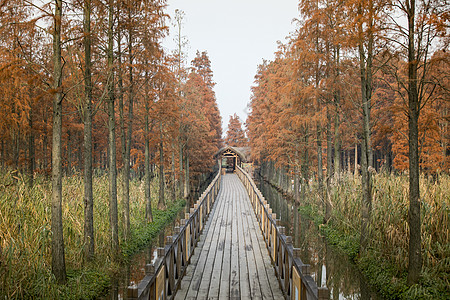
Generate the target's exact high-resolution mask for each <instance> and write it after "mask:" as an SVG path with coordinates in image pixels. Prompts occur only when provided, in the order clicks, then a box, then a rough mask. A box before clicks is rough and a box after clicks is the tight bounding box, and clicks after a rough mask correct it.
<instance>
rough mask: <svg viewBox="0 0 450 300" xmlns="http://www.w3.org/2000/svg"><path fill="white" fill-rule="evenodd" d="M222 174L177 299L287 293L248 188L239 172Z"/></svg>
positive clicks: (262, 296) (269, 296)
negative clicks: (252, 204) (281, 282)
mask: <svg viewBox="0 0 450 300" xmlns="http://www.w3.org/2000/svg"><path fill="white" fill-rule="evenodd" d="M222 180H223V181H222V187H221V189H220V193H219V195H218V198H217V201H216V202H215V203H214V208H213V210H212V211H211V214H210V216H209V219H208V221H207V223H206V224H205V228H204V230H203V234H202V235H201V237H200V241H199V243H198V245H197V248H195V253H194V255H193V256H192V257H191V264H190V265H189V266H188V267H187V269H186V275H185V276H184V277H183V279H182V281H181V287H180V289H179V290H178V291H177V293H176V295H175V299H283V298H284V296H283V294H282V292H281V289H280V287H279V283H278V279H277V277H276V276H275V271H274V268H273V266H272V264H271V259H270V257H269V253H268V250H267V248H266V245H265V242H264V238H263V237H262V235H261V230H260V227H259V224H258V221H257V220H256V217H255V214H254V212H253V209H252V207H251V204H250V200H249V197H248V194H247V191H246V190H245V188H244V186H243V184H242V183H241V181H240V180H239V178H238V177H237V176H236V175H235V174H227V175H224V176H223V177H222Z"/></svg>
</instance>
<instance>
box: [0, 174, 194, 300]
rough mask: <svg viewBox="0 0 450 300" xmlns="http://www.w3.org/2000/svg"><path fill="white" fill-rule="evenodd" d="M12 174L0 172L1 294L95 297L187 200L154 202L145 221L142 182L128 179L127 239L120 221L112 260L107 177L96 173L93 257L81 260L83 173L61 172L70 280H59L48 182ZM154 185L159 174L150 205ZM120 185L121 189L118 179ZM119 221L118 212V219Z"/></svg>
mask: <svg viewBox="0 0 450 300" xmlns="http://www.w3.org/2000/svg"><path fill="white" fill-rule="evenodd" d="M14 174H15V173H13V172H0V190H1V193H0V246H1V248H0V250H1V251H0V298H5V297H6V298H7V299H36V298H39V299H94V298H97V297H99V296H102V295H104V294H105V293H106V292H107V291H108V289H109V288H110V284H111V278H112V277H113V276H114V274H117V273H119V272H120V271H121V268H122V266H123V265H124V264H126V263H127V262H128V260H129V259H130V257H131V256H132V255H133V254H135V253H137V252H138V251H139V250H141V249H143V248H144V247H145V246H146V245H148V244H149V243H150V242H151V240H153V239H154V238H155V237H157V236H158V234H159V233H160V231H161V230H163V229H164V228H165V226H166V225H168V224H170V222H173V220H174V219H175V217H176V216H177V214H178V213H179V212H180V211H181V210H182V209H183V208H184V207H185V204H186V201H185V200H176V201H170V200H169V201H168V202H167V203H166V204H167V208H166V209H165V210H158V209H155V208H153V218H154V220H153V222H152V223H146V221H145V197H144V182H143V181H139V180H133V181H131V182H130V199H131V201H130V210H131V213H130V215H131V228H132V230H131V238H130V239H129V240H127V241H126V242H125V241H124V240H123V232H122V229H123V228H122V227H123V226H119V227H120V230H119V238H120V245H121V253H120V257H119V259H118V262H115V261H113V259H112V257H111V255H112V252H111V248H110V238H109V216H108V212H109V203H108V201H109V200H108V197H109V194H108V177H107V174H105V175H101V176H95V177H94V184H93V187H94V220H95V222H94V228H95V230H94V232H95V236H94V239H95V259H94V260H93V261H92V262H89V263H84V262H83V259H82V257H83V217H84V207H83V188H84V185H83V177H82V175H81V174H75V175H73V176H65V177H64V178H63V201H62V202H63V226H64V243H65V250H66V264H67V277H68V280H67V283H66V284H65V285H58V284H57V282H56V280H55V278H54V276H53V274H52V271H51V230H50V225H51V222H50V221H51V216H50V214H51V200H50V199H51V182H50V180H48V179H46V178H45V177H44V176H37V177H36V178H35V183H34V186H33V188H31V189H30V188H29V186H28V185H27V178H26V177H21V175H18V176H16V175H14ZM119 180H120V179H119ZM157 185H158V180H153V182H152V196H153V197H152V207H157V202H158V199H157V195H158V194H157V193H156V191H157V189H158V187H157ZM118 186H119V189H120V187H121V184H119V185H118ZM119 193H120V190H119ZM121 211H122V203H121V201H119V212H121ZM122 223H123V218H122V216H121V214H120V213H119V224H122Z"/></svg>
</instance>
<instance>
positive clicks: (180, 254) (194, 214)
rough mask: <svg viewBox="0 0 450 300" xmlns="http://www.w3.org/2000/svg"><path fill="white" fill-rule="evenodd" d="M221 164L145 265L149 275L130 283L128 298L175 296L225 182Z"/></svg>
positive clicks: (167, 297)
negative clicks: (177, 224)
mask: <svg viewBox="0 0 450 300" xmlns="http://www.w3.org/2000/svg"><path fill="white" fill-rule="evenodd" d="M221 177H222V172H221V166H220V165H219V170H218V172H217V175H216V177H215V178H214V180H213V181H212V182H211V183H210V185H209V186H208V188H207V189H206V190H205V191H204V192H203V194H202V195H201V196H200V197H199V199H198V200H197V202H196V203H195V204H194V207H193V208H191V209H190V212H189V213H186V214H185V219H183V220H181V222H180V223H181V226H179V227H178V226H177V227H175V230H174V235H173V236H168V237H166V246H165V247H164V248H158V249H157V254H158V255H157V258H156V260H155V263H154V264H147V265H146V267H145V271H146V276H145V277H144V279H142V280H141V282H139V284H137V285H131V286H129V287H128V290H127V294H128V299H139V300H141V299H151V300H153V299H173V298H174V297H175V294H176V291H177V289H178V288H179V287H180V284H181V280H182V278H183V276H184V274H185V272H186V268H187V266H188V264H189V262H190V259H191V256H192V254H193V250H194V248H195V246H196V245H197V242H198V240H199V238H200V234H201V232H202V230H203V227H204V225H205V222H206V219H207V217H208V215H209V213H210V211H211V210H212V206H213V204H214V202H215V201H216V199H217V195H218V193H219V189H220V184H221Z"/></svg>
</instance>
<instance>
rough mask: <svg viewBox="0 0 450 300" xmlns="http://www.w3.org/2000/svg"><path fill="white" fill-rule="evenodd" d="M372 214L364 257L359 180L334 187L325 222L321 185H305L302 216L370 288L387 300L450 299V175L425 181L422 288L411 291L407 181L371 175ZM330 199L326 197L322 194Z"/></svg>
mask: <svg viewBox="0 0 450 300" xmlns="http://www.w3.org/2000/svg"><path fill="white" fill-rule="evenodd" d="M262 178H263V180H265V181H266V182H268V183H269V184H270V185H272V186H273V187H274V188H275V189H276V190H277V191H279V192H280V193H282V194H283V196H285V197H287V198H289V199H290V200H292V201H295V196H294V195H293V193H292V191H287V190H285V189H283V188H280V185H279V184H278V183H277V182H276V180H269V179H268V178H266V177H264V176H262ZM373 187H374V189H373V191H374V194H373V210H372V215H371V223H370V224H371V225H370V234H371V237H372V238H371V239H370V245H369V247H367V250H365V251H364V252H360V250H359V249H360V247H359V245H360V226H361V224H360V211H361V210H360V205H361V199H360V197H361V196H360V195H361V180H360V176H359V175H356V176H355V175H354V174H351V173H345V174H343V175H342V178H341V179H340V184H339V185H334V186H333V185H331V186H330V188H329V190H328V195H326V196H325V197H328V199H329V200H330V202H331V207H332V210H331V217H330V219H329V220H328V222H326V223H325V222H324V217H325V213H324V208H323V205H322V203H323V202H322V199H320V198H319V193H318V192H317V191H318V190H317V188H318V186H317V183H316V182H312V183H310V184H309V185H303V186H302V189H304V193H303V194H302V196H301V200H300V201H297V202H299V205H300V207H299V212H300V213H301V214H302V215H304V216H305V217H308V218H310V219H312V220H313V221H314V223H315V224H316V226H318V228H319V229H320V232H321V233H322V234H323V235H324V236H325V238H326V240H327V242H328V243H329V244H330V245H332V246H333V247H335V248H337V249H338V250H339V251H340V252H342V253H344V254H346V255H347V256H348V257H349V258H350V260H351V261H352V262H353V263H354V264H355V265H356V266H357V268H358V269H359V270H360V271H361V272H362V274H363V275H364V276H365V278H366V280H367V282H368V283H369V285H371V286H372V287H373V289H374V290H376V291H377V293H378V294H379V295H380V296H381V297H383V298H385V299H450V291H449V289H448V286H449V275H450V241H449V237H450V236H449V221H450V220H449V213H450V199H449V196H448V191H449V190H450V176H448V175H441V176H439V180H438V181H437V180H435V179H430V178H425V177H424V176H422V177H421V180H420V193H421V195H422V198H421V201H422V205H423V211H422V213H421V221H422V251H423V252H422V253H423V258H424V262H423V270H422V273H421V276H420V280H419V283H418V284H415V285H412V286H408V284H407V264H408V240H407V237H408V223H407V222H408V176H407V175H394V174H387V173H380V174H376V175H375V176H373ZM324 194H326V193H324Z"/></svg>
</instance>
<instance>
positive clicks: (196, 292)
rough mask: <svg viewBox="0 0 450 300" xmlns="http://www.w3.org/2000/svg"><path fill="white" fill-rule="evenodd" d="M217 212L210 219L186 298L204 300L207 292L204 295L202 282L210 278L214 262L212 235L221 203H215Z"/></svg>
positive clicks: (214, 244) (215, 238)
mask: <svg viewBox="0 0 450 300" xmlns="http://www.w3.org/2000/svg"><path fill="white" fill-rule="evenodd" d="M216 203H217V211H215V212H214V217H213V219H212V224H211V227H210V228H209V230H208V233H207V236H206V239H205V244H204V245H203V248H202V251H201V253H200V258H199V261H198V263H197V266H196V269H195V272H194V275H193V277H192V280H191V285H190V287H189V291H188V293H187V296H186V297H187V298H191V297H195V298H197V299H206V298H207V292H206V293H205V287H204V285H205V283H203V286H202V282H203V281H208V282H209V280H210V276H211V270H212V269H211V261H213V260H214V256H215V250H216V247H217V240H218V238H217V235H216V234H214V233H215V232H216V228H218V227H219V225H218V220H219V218H218V216H220V215H221V212H222V210H223V206H224V204H223V201H217V202H216Z"/></svg>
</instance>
